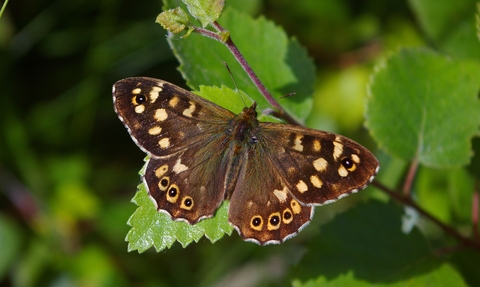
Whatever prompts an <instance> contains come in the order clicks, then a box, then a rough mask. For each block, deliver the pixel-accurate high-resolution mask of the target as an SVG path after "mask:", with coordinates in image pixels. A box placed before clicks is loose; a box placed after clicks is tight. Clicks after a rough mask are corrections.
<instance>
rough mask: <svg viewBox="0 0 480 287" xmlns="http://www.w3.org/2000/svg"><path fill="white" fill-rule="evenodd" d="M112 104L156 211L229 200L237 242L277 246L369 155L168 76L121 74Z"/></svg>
mask: <svg viewBox="0 0 480 287" xmlns="http://www.w3.org/2000/svg"><path fill="white" fill-rule="evenodd" d="M113 97H114V105H115V110H116V112H117V114H118V115H119V118H120V119H121V120H122V122H123V123H124V124H125V126H126V127H127V129H128V130H129V132H130V135H131V136H132V138H133V140H134V141H135V142H136V143H137V145H138V146H139V147H140V148H142V149H143V150H144V151H145V152H146V153H148V154H149V155H150V159H149V161H148V163H147V168H146V171H145V175H144V176H143V180H144V182H145V184H146V186H147V187H148V190H149V194H150V196H151V197H152V198H153V199H154V201H155V202H156V204H157V209H158V210H159V211H164V212H166V213H168V214H170V215H171V216H172V218H173V219H182V220H186V221H188V222H189V223H191V224H195V223H196V222H198V221H199V220H201V219H203V218H207V217H211V216H213V215H214V213H215V211H216V209H217V208H218V206H220V204H221V203H222V201H223V200H224V199H230V207H229V222H230V223H231V224H232V225H233V226H234V227H235V228H236V229H237V231H238V232H239V234H240V235H241V236H242V238H243V239H244V240H247V241H253V242H256V243H258V244H262V245H263V244H270V243H281V242H283V241H285V240H286V239H288V238H290V237H292V236H294V235H295V234H296V233H298V231H299V230H301V229H302V228H303V227H304V226H305V225H306V224H307V223H308V222H309V221H310V219H311V216H312V214H313V207H312V206H314V205H322V204H326V203H329V202H333V201H335V200H337V199H339V198H341V197H343V196H345V195H348V194H350V193H352V192H356V191H358V190H360V189H363V188H365V187H366V186H367V184H368V183H370V182H371V181H372V179H373V177H374V176H375V174H376V173H377V171H378V161H377V160H376V158H375V157H374V156H373V155H372V154H371V153H370V152H369V151H368V150H367V149H365V148H364V147H362V146H361V145H359V144H358V143H356V142H354V141H352V140H350V139H348V138H345V137H342V136H339V135H336V134H332V133H328V132H322V131H316V130H312V129H307V128H303V127H297V126H292V125H284V124H275V123H259V122H258V120H257V119H256V116H257V113H256V110H255V109H256V104H255V103H254V104H253V105H252V106H251V107H250V108H245V109H244V110H243V112H242V113H241V114H239V115H235V114H233V113H232V112H230V111H228V110H226V109H224V108H222V107H219V106H217V105H215V104H214V103H211V102H209V101H207V100H205V99H203V98H201V97H199V96H197V95H195V94H193V93H191V92H189V91H186V90H183V89H181V88H179V87H177V86H175V85H172V84H170V83H168V82H165V81H161V80H157V79H152V78H143V77H139V78H127V79H124V80H121V81H118V82H117V83H116V84H115V85H114V88H113Z"/></svg>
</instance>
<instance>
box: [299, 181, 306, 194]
mask: <svg viewBox="0 0 480 287" xmlns="http://www.w3.org/2000/svg"><path fill="white" fill-rule="evenodd" d="M297 190H298V191H299V192H300V193H304V192H305V191H307V190H308V186H307V184H306V183H305V182H304V181H303V180H299V181H298V183H297Z"/></svg>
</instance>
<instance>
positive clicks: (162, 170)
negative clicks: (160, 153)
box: [155, 164, 168, 178]
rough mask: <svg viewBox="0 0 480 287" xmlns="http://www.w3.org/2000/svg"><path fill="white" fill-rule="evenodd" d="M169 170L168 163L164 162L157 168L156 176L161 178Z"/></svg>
mask: <svg viewBox="0 0 480 287" xmlns="http://www.w3.org/2000/svg"><path fill="white" fill-rule="evenodd" d="M167 171H168V165H166V164H164V165H162V166H161V167H159V168H157V169H156V170H155V176H156V177H158V178H161V177H162V176H163V175H164V174H165V173H166V172H167Z"/></svg>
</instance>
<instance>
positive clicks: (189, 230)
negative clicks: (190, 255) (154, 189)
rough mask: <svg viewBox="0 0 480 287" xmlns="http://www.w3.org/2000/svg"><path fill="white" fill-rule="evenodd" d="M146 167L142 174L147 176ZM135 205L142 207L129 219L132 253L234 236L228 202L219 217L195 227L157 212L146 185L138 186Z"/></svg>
mask: <svg viewBox="0 0 480 287" xmlns="http://www.w3.org/2000/svg"><path fill="white" fill-rule="evenodd" d="M144 168H145V166H144ZM144 168H143V169H142V171H141V174H143V173H144V171H143V170H144ZM132 202H134V203H135V204H136V205H138V208H137V210H135V212H134V213H133V214H132V216H131V217H130V219H129V220H128V225H130V226H131V227H132V228H131V229H130V231H129V232H128V234H127V237H126V239H125V240H126V241H128V243H129V244H128V251H133V250H137V251H138V252H139V253H142V252H144V251H145V250H147V249H149V248H150V247H152V246H153V247H155V250H156V251H157V252H160V251H162V250H164V249H165V248H170V247H171V246H172V245H173V243H175V241H178V242H180V244H182V246H183V247H184V248H185V247H186V246H188V245H189V244H190V243H192V242H194V241H195V242H198V241H199V240H200V239H201V238H202V237H203V236H204V235H205V237H207V238H208V239H209V240H210V241H211V242H212V243H214V242H216V241H217V240H219V239H221V238H222V237H223V235H224V234H228V235H230V234H231V233H232V230H233V227H232V226H230V224H229V223H228V203H227V202H224V203H223V204H222V205H221V206H220V207H219V209H218V210H217V212H216V214H215V217H212V218H208V219H204V220H202V221H200V222H199V223H197V224H195V225H190V224H189V223H187V222H184V221H173V220H172V219H171V218H170V215H168V214H166V213H163V212H159V211H157V210H156V207H155V204H154V203H153V201H152V199H151V198H150V196H149V195H148V192H147V187H146V186H145V184H144V183H141V184H140V185H139V186H138V191H137V193H136V194H135V196H134V198H133V199H132Z"/></svg>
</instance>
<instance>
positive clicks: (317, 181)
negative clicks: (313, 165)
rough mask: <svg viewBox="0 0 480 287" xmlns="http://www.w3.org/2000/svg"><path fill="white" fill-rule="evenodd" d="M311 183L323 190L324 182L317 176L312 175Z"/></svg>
mask: <svg viewBox="0 0 480 287" xmlns="http://www.w3.org/2000/svg"><path fill="white" fill-rule="evenodd" d="M310 182H311V183H312V184H313V186H315V187H316V188H321V187H322V185H323V182H322V181H321V180H320V179H319V178H318V176H316V175H312V176H311V177H310Z"/></svg>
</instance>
